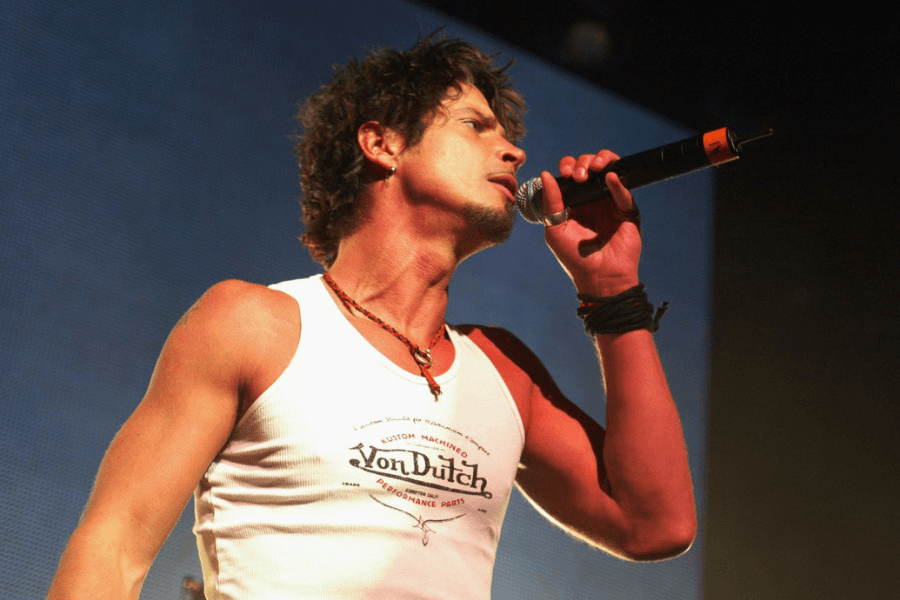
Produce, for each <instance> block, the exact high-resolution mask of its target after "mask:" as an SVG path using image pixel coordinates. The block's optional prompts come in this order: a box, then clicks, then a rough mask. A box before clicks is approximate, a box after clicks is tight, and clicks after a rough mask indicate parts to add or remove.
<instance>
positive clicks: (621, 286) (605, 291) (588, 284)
mask: <svg viewBox="0 0 900 600" xmlns="http://www.w3.org/2000/svg"><path fill="white" fill-rule="evenodd" d="M640 283H641V282H640V280H639V279H638V277H637V275H635V276H634V277H614V278H606V279H600V280H596V281H585V282H582V283H576V284H575V289H576V290H577V292H578V295H579V296H592V297H595V298H610V297H612V296H618V295H619V294H621V293H623V292H625V291H626V290H630V289H631V288H633V287H636V286H638V285H640Z"/></svg>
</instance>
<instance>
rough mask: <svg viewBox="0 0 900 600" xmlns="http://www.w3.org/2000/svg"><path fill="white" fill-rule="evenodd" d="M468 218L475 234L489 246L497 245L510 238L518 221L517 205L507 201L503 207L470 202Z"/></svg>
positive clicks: (467, 210)
mask: <svg viewBox="0 0 900 600" xmlns="http://www.w3.org/2000/svg"><path fill="white" fill-rule="evenodd" d="M466 219H467V221H468V223H469V226H470V227H471V231H472V233H473V235H474V236H477V238H478V239H479V241H481V242H485V243H486V244H487V246H497V245H499V244H502V243H503V242H505V241H506V240H508V239H509V236H510V234H512V230H513V226H514V225H515V223H516V207H515V205H514V204H512V203H507V204H506V205H505V206H504V207H503V208H496V207H490V206H484V205H480V204H468V205H467V206H466Z"/></svg>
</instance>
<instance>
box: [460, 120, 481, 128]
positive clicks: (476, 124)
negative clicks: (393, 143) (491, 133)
mask: <svg viewBox="0 0 900 600" xmlns="http://www.w3.org/2000/svg"><path fill="white" fill-rule="evenodd" d="M463 125H465V126H466V127H470V128H472V129H474V130H475V131H481V128H482V124H481V122H480V121H478V120H477V119H465V120H464V121H463Z"/></svg>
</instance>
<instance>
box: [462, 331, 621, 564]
mask: <svg viewBox="0 0 900 600" xmlns="http://www.w3.org/2000/svg"><path fill="white" fill-rule="evenodd" d="M471 337H472V339H473V341H475V342H476V343H477V344H478V345H479V346H480V347H481V348H482V350H484V351H485V353H486V354H487V355H488V357H489V358H490V359H491V361H492V362H493V363H494V365H495V366H496V367H497V369H498V371H499V372H500V374H501V376H502V377H503V379H504V381H505V382H506V384H507V387H508V388H509V389H510V392H511V393H512V394H513V397H514V398H515V400H516V403H517V405H518V406H519V410H520V413H521V414H522V417H523V421H524V422H525V430H526V436H525V447H524V449H523V452H522V458H521V461H520V467H519V472H518V475H517V477H516V483H517V484H518V487H519V489H520V490H521V491H522V492H523V494H524V495H525V496H526V497H527V498H528V499H529V500H530V501H531V503H532V504H533V505H534V506H535V507H536V508H537V509H538V510H539V511H540V512H542V513H543V514H544V515H545V516H547V517H548V518H550V519H551V520H552V521H554V522H555V523H557V524H558V525H560V526H561V527H563V528H564V529H566V530H567V531H569V532H570V533H572V534H574V535H576V536H578V537H580V538H582V539H584V540H585V541H587V542H589V543H591V544H592V545H596V546H600V547H603V548H604V549H605V550H607V551H609V552H613V553H616V554H621V552H620V551H618V550H617V548H620V547H621V546H622V536H623V535H624V534H625V531H624V530H625V527H626V526H625V521H624V519H623V517H622V513H621V511H620V510H619V507H618V506H617V504H616V502H615V501H614V499H613V498H612V496H611V495H610V488H609V482H608V479H607V473H606V469H605V466H604V463H603V446H604V441H605V438H606V432H605V430H604V428H603V427H602V426H601V425H600V424H599V423H597V422H596V421H595V420H594V419H592V418H591V417H590V416H589V415H587V414H586V413H585V412H584V411H583V410H581V409H580V408H579V407H578V406H576V405H575V404H574V403H572V402H571V401H569V400H568V399H567V398H566V397H565V396H564V395H563V394H562V392H561V391H560V390H559V387H558V386H557V385H556V383H555V382H554V381H553V379H552V377H551V376H550V374H549V372H548V371H547V369H546V368H545V367H544V365H543V364H542V363H541V361H540V359H538V358H537V357H536V356H535V355H534V353H532V352H531V351H530V350H529V349H528V348H527V347H526V346H525V345H524V344H523V343H522V342H521V341H519V340H518V339H517V338H516V337H515V336H513V335H512V334H511V333H509V332H507V331H504V330H501V329H496V328H478V329H475V330H473V332H472V334H471Z"/></svg>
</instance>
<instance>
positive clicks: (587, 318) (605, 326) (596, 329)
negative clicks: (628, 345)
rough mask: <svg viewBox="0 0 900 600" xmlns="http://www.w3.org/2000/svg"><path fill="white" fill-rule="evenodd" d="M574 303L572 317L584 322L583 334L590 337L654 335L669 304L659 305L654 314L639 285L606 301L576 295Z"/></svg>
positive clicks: (642, 287) (641, 285) (642, 288)
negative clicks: (630, 333)
mask: <svg viewBox="0 0 900 600" xmlns="http://www.w3.org/2000/svg"><path fill="white" fill-rule="evenodd" d="M578 300H579V301H580V303H581V304H579V306H578V310H577V311H576V314H577V315H578V318H580V319H581V320H583V321H584V331H585V332H586V333H587V334H588V335H590V336H594V335H597V334H601V333H625V332H628V331H635V330H636V329H647V330H649V331H650V333H655V332H656V330H658V329H659V320H660V319H661V318H662V316H663V315H664V314H665V312H666V311H667V310H668V309H669V303H668V302H663V303H662V306H660V307H659V308H657V309H656V313H655V314H654V311H653V305H652V304H650V301H649V300H647V293H646V292H644V284H643V283H640V284H638V285H636V286H634V287H633V288H629V289H627V290H625V291H624V292H622V293H621V294H617V295H615V296H608V297H606V298H598V297H596V296H587V295H584V294H579V295H578Z"/></svg>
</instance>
